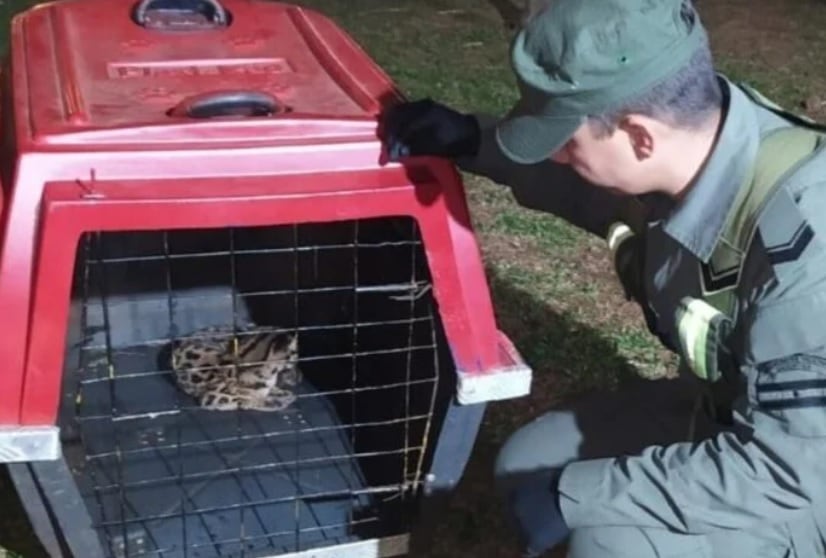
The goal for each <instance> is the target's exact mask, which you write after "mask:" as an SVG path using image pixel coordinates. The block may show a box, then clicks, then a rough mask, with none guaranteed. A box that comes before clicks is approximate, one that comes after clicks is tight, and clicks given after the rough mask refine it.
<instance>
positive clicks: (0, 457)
mask: <svg viewBox="0 0 826 558" xmlns="http://www.w3.org/2000/svg"><path fill="white" fill-rule="evenodd" d="M58 458H60V429H59V428H58V427H56V426H0V463H16V462H21V461H54V460H55V459H58Z"/></svg>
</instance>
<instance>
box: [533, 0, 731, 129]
mask: <svg viewBox="0 0 826 558" xmlns="http://www.w3.org/2000/svg"><path fill="white" fill-rule="evenodd" d="M551 2H553V0H527V2H526V6H525V19H524V21H525V23H527V22H529V21H530V20H531V19H533V18H534V17H536V16H537V15H539V14H540V13H541V12H542V11H543V10H544V9H545V8H546V7H548V5H549V4H550V3H551ZM681 15H682V17H683V20H684V21H685V22H686V23H687V24H688V25H691V26H693V25H698V24H699V22H698V21H697V17H696V12H695V11H694V7H693V5H692V2H691V0H683V3H682V6H681ZM722 99H723V93H722V91H721V89H720V84H719V82H718V80H717V73H716V72H715V70H714V61H713V57H712V54H711V49H710V48H709V45H708V43H705V44H703V46H702V47H700V49H699V50H697V52H695V53H694V54H693V56H692V57H691V59H690V60H689V61H688V63H687V64H686V65H685V66H684V67H682V68H680V69H679V70H678V71H677V72H675V73H673V74H671V75H670V76H669V77H667V78H666V79H664V80H662V81H660V82H659V83H657V84H655V85H654V86H653V87H651V88H649V89H648V90H646V91H645V92H644V93H642V94H640V95H637V96H635V97H632V98H630V99H626V100H624V101H623V102H621V103H620V104H618V105H616V106H613V107H609V108H608V109H607V110H605V111H603V112H602V114H594V115H590V116H589V118H588V121H589V123H590V125H591V127H592V129H593V130H594V132H595V133H596V134H597V135H598V136H607V135H610V134H611V133H613V132H614V130H616V128H617V126H618V125H619V123H620V122H621V121H622V119H623V118H625V117H626V116H628V115H629V114H641V115H644V116H648V117H651V118H656V119H657V120H660V121H663V122H666V123H668V124H671V125H672V126H675V127H678V128H688V129H696V128H698V127H700V126H702V125H703V124H705V122H706V121H707V120H708V118H709V117H710V116H711V115H712V114H713V112H714V111H715V110H717V109H719V108H720V106H721V105H722V102H723V101H722Z"/></svg>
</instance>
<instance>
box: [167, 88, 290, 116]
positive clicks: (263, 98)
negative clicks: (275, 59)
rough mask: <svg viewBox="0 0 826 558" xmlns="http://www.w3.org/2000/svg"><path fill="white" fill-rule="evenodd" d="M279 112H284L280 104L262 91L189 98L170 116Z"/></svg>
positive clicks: (219, 93) (173, 110)
mask: <svg viewBox="0 0 826 558" xmlns="http://www.w3.org/2000/svg"><path fill="white" fill-rule="evenodd" d="M279 112H283V109H282V107H281V105H280V103H279V102H278V101H277V100H276V99H275V98H274V97H272V96H270V95H267V94H266V93H261V92H260V91H245V90H241V91H211V92H209V93H201V94H199V95H193V96H192V97H187V98H186V99H184V100H183V101H181V102H180V103H178V105H176V106H175V107H174V108H172V109H171V110H170V111H169V116H184V117H188V118H214V117H217V116H272V115H273V114H276V113H279Z"/></svg>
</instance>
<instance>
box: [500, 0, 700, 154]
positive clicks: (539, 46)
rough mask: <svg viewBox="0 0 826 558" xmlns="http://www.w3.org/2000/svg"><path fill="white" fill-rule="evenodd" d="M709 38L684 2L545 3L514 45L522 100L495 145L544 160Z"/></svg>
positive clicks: (583, 0)
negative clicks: (588, 120) (584, 125)
mask: <svg viewBox="0 0 826 558" xmlns="http://www.w3.org/2000/svg"><path fill="white" fill-rule="evenodd" d="M707 40H708V39H707V35H706V32H705V30H704V29H703V26H702V25H701V23H700V19H699V17H698V16H697V14H696V12H694V10H693V8H692V6H691V4H690V3H689V2H684V0H550V2H549V3H548V4H547V7H545V8H544V9H543V10H542V11H541V12H539V13H538V14H537V15H535V16H534V17H533V18H532V19H531V20H530V21H529V22H528V23H527V24H526V25H525V27H524V28H523V29H522V30H521V31H520V32H519V34H518V35H517V36H516V38H515V40H514V42H513V46H512V49H511V62H512V65H513V69H514V72H515V74H516V78H517V83H518V85H519V89H520V92H521V98H520V99H519V101H518V102H517V103H516V105H515V106H514V107H513V109H511V111H510V113H509V114H508V116H507V117H506V118H505V119H504V120H503V121H502V122H501V123H500V124H499V126H498V127H497V130H496V138H497V141H498V142H499V146H500V147H501V149H502V150H503V152H504V153H505V154H506V155H507V156H508V157H509V158H510V159H512V160H514V161H516V162H518V163H524V164H533V163H538V162H540V161H542V160H544V159H546V158H548V157H549V156H550V155H551V154H552V153H553V152H555V151H557V150H558V149H559V148H560V147H562V146H563V145H564V144H565V143H566V142H567V141H568V140H569V139H570V137H571V135H572V134H573V133H574V132H575V131H576V130H577V128H579V126H580V125H581V124H582V123H583V122H584V121H585V117H587V116H590V115H598V114H601V113H602V112H604V111H606V110H608V109H610V108H611V107H613V106H616V105H619V104H621V103H622V102H623V101H624V100H626V99H629V98H631V97H633V96H635V95H637V94H640V93H643V92H644V91H645V90H646V89H648V88H650V87H652V86H653V85H655V84H656V83H657V82H659V81H661V80H662V79H664V78H667V77H670V76H671V75H673V74H674V73H675V72H676V71H677V70H679V69H680V68H682V67H684V66H685V65H686V64H687V63H688V62H689V60H690V59H691V56H692V55H693V54H694V53H695V52H696V51H697V50H698V49H699V48H700V47H701V46H702V45H703V44H705V43H706V41H707Z"/></svg>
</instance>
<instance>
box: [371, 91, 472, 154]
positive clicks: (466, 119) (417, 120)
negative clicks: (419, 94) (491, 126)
mask: <svg viewBox="0 0 826 558" xmlns="http://www.w3.org/2000/svg"><path fill="white" fill-rule="evenodd" d="M382 127H383V133H382V136H383V138H382V139H383V141H384V142H385V145H386V146H387V153H388V157H389V158H390V160H391V161H398V160H400V159H401V158H403V157H410V156H415V155H434V156H439V157H451V158H453V157H462V156H473V155H475V154H476V152H477V151H478V150H479V140H480V135H481V132H480V129H479V123H478V122H477V121H476V118H475V117H474V116H473V115H470V114H463V113H460V112H457V111H455V110H453V109H451V108H449V107H447V106H445V105H443V104H440V103H437V102H434V101H433V100H431V99H421V100H419V101H412V102H405V103H401V104H398V105H394V106H392V107H391V108H389V109H388V110H387V112H386V113H385V114H383V115H382Z"/></svg>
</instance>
